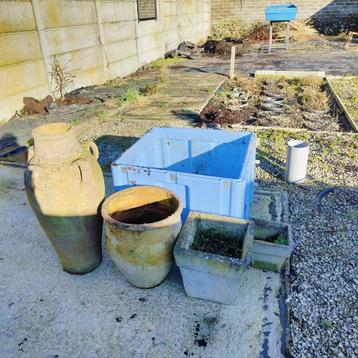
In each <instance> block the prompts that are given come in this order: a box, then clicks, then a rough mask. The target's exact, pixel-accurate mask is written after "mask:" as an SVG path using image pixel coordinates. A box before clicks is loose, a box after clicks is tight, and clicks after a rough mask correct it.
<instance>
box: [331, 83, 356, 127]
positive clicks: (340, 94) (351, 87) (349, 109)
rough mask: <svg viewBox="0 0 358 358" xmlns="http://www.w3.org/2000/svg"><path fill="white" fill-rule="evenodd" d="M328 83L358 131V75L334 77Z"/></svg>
mask: <svg viewBox="0 0 358 358" xmlns="http://www.w3.org/2000/svg"><path fill="white" fill-rule="evenodd" d="M328 84H329V86H330V88H331V90H332V93H333V95H334V97H335V98H336V100H337V102H338V104H339V106H340V107H341V109H342V110H343V111H344V112H345V114H346V116H347V119H348V121H349V122H350V124H351V126H352V127H353V128H354V129H355V131H356V132H358V76H352V77H339V78H332V79H329V80H328Z"/></svg>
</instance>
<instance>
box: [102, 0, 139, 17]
mask: <svg viewBox="0 0 358 358" xmlns="http://www.w3.org/2000/svg"><path fill="white" fill-rule="evenodd" d="M100 12H101V17H102V21H103V23H106V22H113V21H114V22H116V21H128V20H134V19H136V16H137V8H136V2H135V1H115V0H112V1H100Z"/></svg>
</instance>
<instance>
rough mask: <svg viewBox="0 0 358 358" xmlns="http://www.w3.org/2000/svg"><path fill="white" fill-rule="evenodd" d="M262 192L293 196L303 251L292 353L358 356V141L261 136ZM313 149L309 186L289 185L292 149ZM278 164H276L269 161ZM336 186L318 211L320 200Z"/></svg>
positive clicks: (292, 302)
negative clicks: (304, 145)
mask: <svg viewBox="0 0 358 358" xmlns="http://www.w3.org/2000/svg"><path fill="white" fill-rule="evenodd" d="M259 137H261V143H260V146H259V157H260V159H261V160H260V165H259V168H258V170H257V179H258V181H259V183H260V185H261V186H266V187H280V188H284V190H286V191H287V192H288V193H289V203H290V222H291V224H292V227H293V235H294V240H295V243H296V248H295V250H294V251H293V254H292V259H291V276H290V281H291V290H290V294H289V295H288V298H287V302H288V303H289V306H290V337H289V351H290V354H291V356H292V357H297V358H299V357H302V358H303V357H305V358H306V357H320V358H321V357H327V358H328V357H357V356H358V334H357V332H358V305H357V300H356V298H357V293H358V280H357V274H358V270H357V263H358V249H357V229H358V178H357V172H358V148H357V139H358V136H357V135H355V136H349V135H338V134H321V135H319V134H307V133H305V134H302V133H301V134H300V133H295V134H294V135H292V134H291V135H288V136H287V135H284V134H282V133H281V134H279V132H276V133H272V132H271V133H268V132H265V133H261V134H259ZM289 137H294V138H299V137H301V138H303V139H306V140H309V142H310V150H311V151H310V162H309V170H308V180H307V181H306V183H305V185H304V186H303V185H302V186H297V185H289V184H286V183H285V182H284V181H283V174H284V171H283V166H282V164H283V162H284V160H285V152H284V146H283V145H282V143H284V142H285V141H286V140H287V139H288V138H289ZM267 158H270V159H271V160H268V159H267ZM330 186H338V188H337V189H335V190H333V191H331V192H329V193H327V194H326V195H325V196H324V197H323V199H322V201H321V206H320V207H319V206H318V200H317V199H318V195H319V193H320V192H321V191H322V190H324V189H325V188H328V187H330Z"/></svg>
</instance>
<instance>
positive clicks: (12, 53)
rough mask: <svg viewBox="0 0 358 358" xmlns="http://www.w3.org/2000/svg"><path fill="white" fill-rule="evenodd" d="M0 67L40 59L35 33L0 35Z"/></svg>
mask: <svg viewBox="0 0 358 358" xmlns="http://www.w3.org/2000/svg"><path fill="white" fill-rule="evenodd" d="M0 49H1V56H0V67H1V66H7V65H11V64H16V63H21V62H25V61H31V60H34V59H40V58H41V56H42V55H41V48H40V43H39V39H38V36H37V32H36V31H26V32H12V33H5V34H0Z"/></svg>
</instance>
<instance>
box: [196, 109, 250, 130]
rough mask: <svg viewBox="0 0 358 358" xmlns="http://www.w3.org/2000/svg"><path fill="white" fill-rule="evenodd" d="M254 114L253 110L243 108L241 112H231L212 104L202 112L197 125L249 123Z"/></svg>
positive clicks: (215, 125)
mask: <svg viewBox="0 0 358 358" xmlns="http://www.w3.org/2000/svg"><path fill="white" fill-rule="evenodd" d="M254 112H255V110H254V109H253V108H242V109H241V110H240V111H231V110H230V109H228V108H224V107H220V106H218V105H214V104H210V105H207V106H206V107H205V108H204V109H203V110H202V111H201V113H200V115H199V118H198V121H197V123H198V126H199V127H202V126H206V127H217V126H218V125H219V126H223V125H230V124H235V123H248V122H250V117H251V116H252V115H253V113H254Z"/></svg>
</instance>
